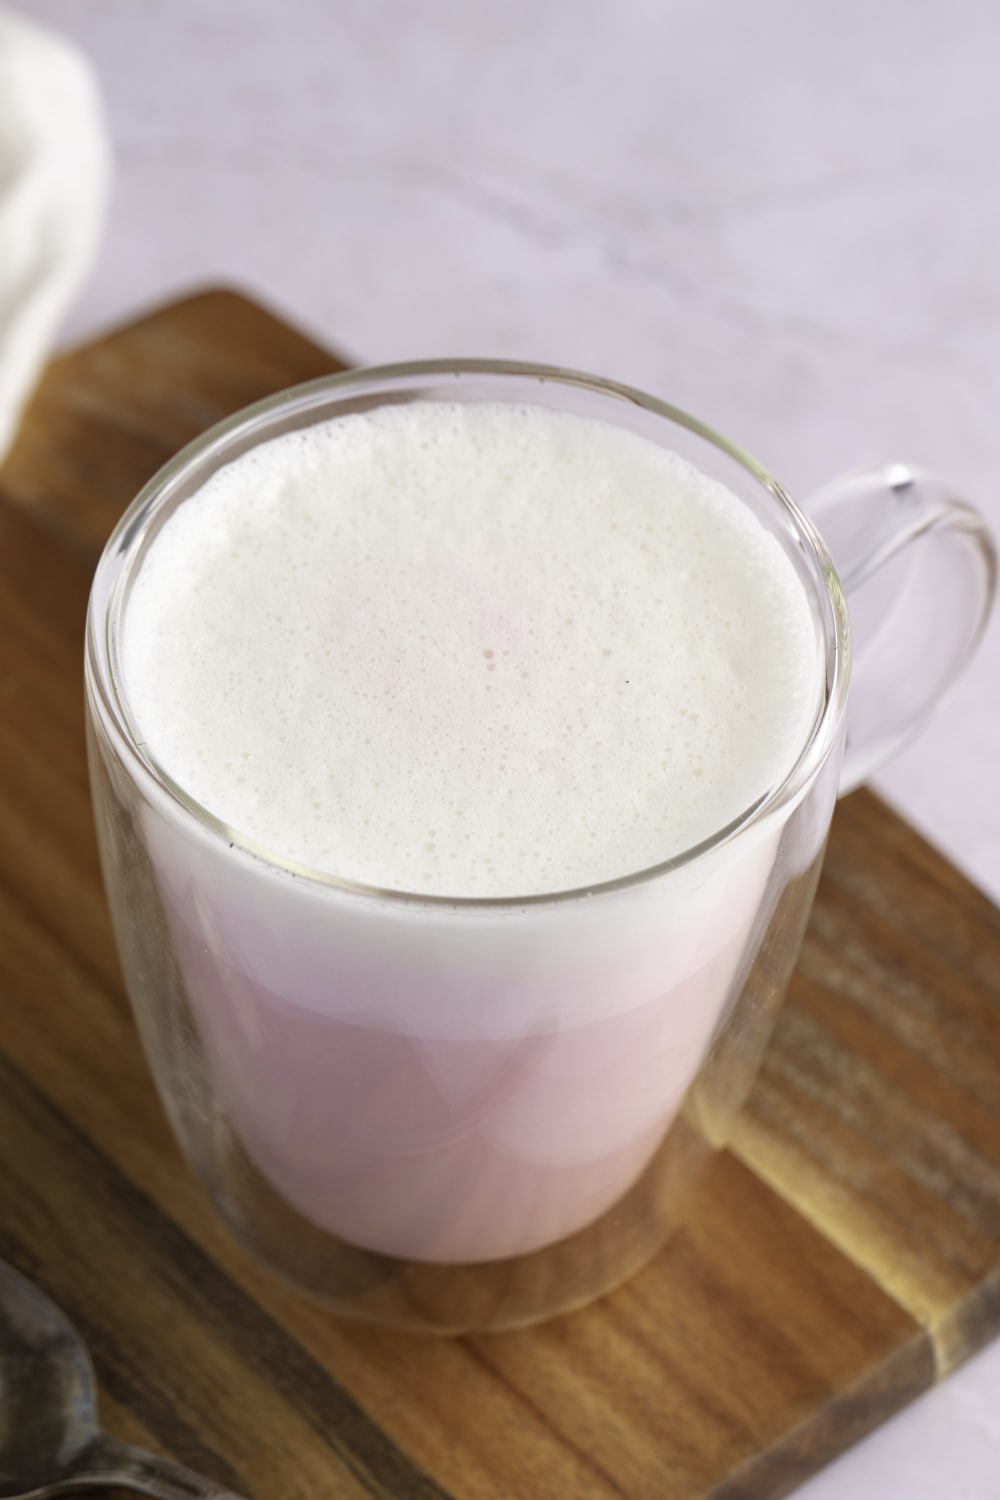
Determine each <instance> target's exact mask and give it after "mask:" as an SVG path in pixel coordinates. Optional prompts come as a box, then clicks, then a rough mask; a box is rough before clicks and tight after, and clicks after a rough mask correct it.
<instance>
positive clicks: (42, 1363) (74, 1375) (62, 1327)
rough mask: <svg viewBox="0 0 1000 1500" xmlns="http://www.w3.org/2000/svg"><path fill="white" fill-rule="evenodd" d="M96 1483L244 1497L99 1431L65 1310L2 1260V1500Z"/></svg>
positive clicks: (166, 1495)
mask: <svg viewBox="0 0 1000 1500" xmlns="http://www.w3.org/2000/svg"><path fill="white" fill-rule="evenodd" d="M99 1485H101V1486H105V1487H109V1488H117V1489H129V1490H133V1491H135V1492H136V1493H138V1494H141V1495H150V1496H153V1497H154V1500H240V1497H239V1496H238V1495H234V1494H233V1493H232V1492H231V1491H228V1490H220V1489H219V1488H218V1487H217V1486H216V1485H213V1484H212V1483H211V1482H210V1481H209V1480H207V1479H204V1478H202V1477H201V1476H200V1475H198V1474H195V1473H193V1472H192V1471H191V1470H190V1469H185V1468H183V1467H182V1466H181V1465H180V1464H175V1463H173V1462H171V1461H170V1460H169V1459H165V1458H160V1457H158V1456H157V1455H155V1454H152V1453H145V1452H143V1450H142V1449H140V1448H133V1447H132V1446H131V1445H130V1444H128V1443H120V1442H118V1441H117V1440H116V1439H114V1438H111V1437H108V1435H107V1434H106V1433H104V1432H102V1431H101V1429H100V1426H99V1424H98V1419H97V1380H96V1378H95V1375H94V1367H93V1365H92V1364H91V1362H90V1356H89V1354H88V1353H87V1349H86V1346H85V1344H84V1342H83V1340H82V1339H81V1337H80V1335H79V1334H78V1333H77V1331H76V1329H75V1328H74V1327H73V1325H72V1323H71V1322H70V1321H69V1319H68V1318H67V1317H66V1315H65V1313H64V1312H63V1311H62V1309H61V1308H59V1307H57V1306H56V1304H55V1303H54V1302H52V1301H51V1300H50V1299H49V1298H48V1297H47V1296H46V1295H45V1293H44V1292H43V1291H41V1290H40V1289H39V1288H38V1287H37V1286H35V1285H34V1283H33V1282H31V1281H28V1279H27V1278H26V1277H24V1276H22V1275H21V1274H20V1273H19V1272H18V1271H15V1270H14V1268H13V1267H12V1266H9V1265H7V1264H6V1263H5V1262H3V1261H0V1500H43V1497H44V1496H48V1495H61V1494H66V1493H67V1492H69V1491H71V1490H79V1489H85V1488H90V1487H92V1486H99Z"/></svg>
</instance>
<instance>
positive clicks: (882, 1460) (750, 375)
mask: <svg viewBox="0 0 1000 1500" xmlns="http://www.w3.org/2000/svg"><path fill="white" fill-rule="evenodd" d="M25 4H26V8H27V9H28V10H30V13H31V14H33V15H35V16H37V17H38V18H39V19H43V20H48V21H50V22H51V23H52V24H54V25H56V26H58V27H60V28H61V29H63V30H65V31H66V32H68V33H70V34H71V35H73V36H74V37H76V38H77V40H78V41H80V42H81V43H82V44H83V46H84V47H85V48H86V49H87V51H88V52H89V53H90V55H91V56H92V58H93V60H94V61H95V63H96V65H97V67H98V69H99V71H100V74H101V77H102V79H103V84H104V88H105V91H106V98H107V105H108V110H109V115H110V121H111V126H112V132H113V137H114V141H115V146H116V151H117V156H118V163H119V176H118V186H117V195H116V198H115V200H114V205H113V212H112V219H111V224H110V232H109V235H108V239H107V244H106V248H105V253H104V256H103V259H102V261H101V264H100V266H99V269H98V272H97V274H96V275H95V276H94V278H93V279H92V281H91V283H90V285H89V287H88V289H87V291H86V294H85V295H84V297H83V298H82V300H81V301H80V302H79V304H78V306H77V308H76V310H75V312H74V314H73V316H72V319H71V321H70V323H69V325H68V327H67V328H66V330H65V337H66V338H78V337H80V336H83V335H87V334H90V333H92V332H96V331H98V330H100V329H102V328H104V327H105V326H106V325H107V324H108V323H109V322H110V321H112V320H116V319H121V318H123V317H125V316H128V315H130V314H132V313H134V312H136V311H138V310H139V309H140V308H142V307H144V306H146V305H147V304H148V303H149V302H150V301H152V300H160V299H163V298H164V297H166V296H168V295H170V294H173V293H177V292H180V291H182V290H185V289H188V288H190V287H193V286H197V285H203V284H206V283H218V282H235V283H237V284H240V285H242V286H244V287H245V288H247V289H248V290H249V291H250V292H252V293H254V294H256V295H257V296H259V297H261V298H263V299H264V300H266V301H268V302H269V303H270V304H271V305H272V306H274V307H275V308H277V309H278V310H280V311H281V312H283V313H285V314H286V315H288V316H290V317H291V318H293V319H294V320H296V321H298V322H299V323H300V324H301V325H303V326H305V327H306V328H307V329H309V330H310V331H312V332H313V333H314V334H317V335H318V336H319V337H320V338H322V339H325V340H327V341H328V342H333V343H336V344H338V345H339V346H340V347H341V348H342V349H344V350H345V351H347V352H349V353H350V354H352V355H354V356H356V357H358V358H361V359H364V360H366V361H369V360H371V361H374V360H383V359H395V358H403V357H408V356H419V355H442V354H458V353H475V354H493V355H500V356H508V357H516V356H520V357H526V358H539V359H546V360H552V361H555V362H559V363H563V364H573V365H577V366H579V367H581V368H584V369H592V370H596V371H599V372H601V373H604V374H607V375H612V376H617V377H619V378H622V379H625V380H629V381H631V382H633V383H635V384H640V385H644V386H646V387H648V388H649V389H651V390H653V391H655V392H657V393H658V394H661V395H664V396H666V397H667V398H669V399H671V400H673V401H674V402H676V403H677V404H679V405H681V406H686V407H687V408H689V409H691V410H693V411H695V412H696V413H698V414H699V415H701V416H703V417H705V418H707V419H709V420H710V421H712V422H713V423H714V424H715V425H716V426H718V427H721V428H722V430H723V431H725V432H727V433H728V434H729V435H730V436H732V437H733V438H735V439H736V440H737V441H739V442H740V443H742V444H743V445H744V446H745V447H747V448H749V449H750V451H751V452H754V453H756V454H757V455H758V456H759V457H760V458H761V459H762V460H763V461H764V462H765V463H766V464H768V466H769V467H771V468H772V469H773V471H774V472H775V473H777V474H778V475H779V477H781V478H782V480H783V481H784V482H785V483H786V484H787V485H788V487H789V488H790V489H791V490H792V492H793V493H794V494H796V495H797V496H798V497H802V498H804V497H805V496H806V495H808V493H809V491H810V489H811V488H812V487H814V486H816V485H818V484H819V483H821V482H822V481H824V480H825V479H827V478H829V477H831V476H832V475H833V474H835V473H836V472H838V471H840V470H843V469H847V468H851V467H854V466H856V465H858V464H861V463H866V462H869V461H874V460H877V459H880V458H895V457H906V458H909V459H913V460H917V461H920V462H922V463H924V464H927V465H930V466H933V467H936V468H939V469H940V470H942V471H944V472H945V474H946V475H947V476H948V477H949V478H950V479H952V480H953V482H954V483H955V485H956V486H957V487H958V489H959V490H960V491H961V492H962V493H964V494H965V495H966V496H967V498H969V499H970V500H973V501H974V502H975V503H976V504H977V505H978V506H979V507H980V508H981V509H982V510H983V511H984V512H985V513H986V514H987V515H988V516H990V517H991V518H992V521H993V524H994V529H995V530H996V532H997V533H998V534H1000V486H998V483H997V469H998V467H1000V465H998V458H1000V451H998V450H1000V408H998V390H997V374H998V370H1000V7H997V6H996V5H995V4H994V3H993V0H952V3H949V4H944V3H943V0H879V3H875V4H873V3H871V0H811V3H810V4H802V3H801V0H754V3H753V4H752V5H751V4H747V3H745V0H576V3H572V0H504V3H503V4H486V3H476V0H422V3H421V4H420V5H419V6H418V5H413V4H412V3H409V0H281V3H279V0H241V3H240V4H235V3H232V4H225V3H219V4H205V3H204V0H161V3H159V4H157V5H155V6H153V5H144V4H138V3H136V0H34V3H31V0H25ZM998 687H1000V617H998V618H997V619H996V620H995V621H994V624H993V626H992V627H991V629H990V631H989V634H988V637H987V640H986V643H985V645H984V648H983V649H982V651H981V653H980V655H979V658H978V660H977V662H976V665H975V666H974V668H973V669H972V670H971V671H970V673H969V674H968V676H967V677H966V679H965V680H964V682H963V683H962V685H961V686H960V687H959V689H958V690H957V691H956V693H955V694H954V695H953V697H952V698H951V700H950V702H949V704H948V707H947V709H946V711H945V712H944V713H943V714H942V715H941V716H940V717H939V718H938V719H937V721H936V722H935V723H934V725H933V726H932V727H931V728H930V729H929V730H928V732H927V733H926V734H925V735H924V737H923V739H922V740H921V741H920V742H919V744H917V745H915V746H914V747H912V748H911V749H909V750H908V751H907V752H906V753H905V754H904V755H903V756H902V758H901V759H899V760H898V761H897V762H896V763H895V764H894V765H893V766H892V768H891V769H890V770H888V771H887V772H886V773H885V774H884V775H883V776H882V777H881V778H880V781H879V786H880V788H881V790H882V791H883V792H884V793H885V794H887V795H888V796H889V797H890V798H891V799H892V800H893V801H894V802H895V803H896V804H897V805H898V806H899V807H900V808H902V809H903V811H904V812H905V814H906V815H907V816H908V817H909V818H910V819H911V821H913V822H915V823H917V824H918V825H919V826H920V827H921V828H923V829H924V830H925V831H926V832H927V833H928V834H929V836H930V837H931V838H932V839H934V840H935V841H936V842H937V843H938V844H939V845H941V846H942V847H944V848H945V849H946V850H947V851H948V852H949V853H950V854H951V855H952V857H953V858H955V859H956V861H957V862H958V863H959V864H961V865H962V866H963V867H964V868H965V869H966V870H967V871H968V872H969V873H970V874H971V875H972V876H973V877H974V878H975V879H976V880H977V881H978V882H979V883H980V884H981V885H982V886H984V887H985V888H986V889H987V890H988V891H989V892H990V893H991V894H992V895H993V897H994V899H997V900H1000V704H998ZM998 988H1000V980H998ZM998 1003H1000V994H998ZM762 1378H765V1379H766V1371H764V1372H762ZM800 1493H801V1495H802V1496H803V1500H840V1497H846V1496H851V1497H853V1500H867V1497H869V1496H870V1497H875V1496H876V1495H877V1496H879V1497H880V1500H883V1497H885V1496H907V1497H910V1500H931V1497H934V1500H939V1497H942V1496H948V1497H953V1500H959V1497H969V1500H971V1497H976V1500H978V1497H987V1496H996V1495H997V1494H998V1493H1000V1344H997V1345H995V1346H993V1347H992V1348H991V1349H989V1350H987V1351H986V1352H985V1353H984V1354H983V1355H982V1356H980V1357H979V1359H977V1360H976V1361H974V1362H973V1363H971V1364H970V1365H968V1366H967V1367H966V1368H965V1369H964V1370H963V1371H961V1372H960V1373H959V1374H957V1375H955V1376H953V1377H952V1378H951V1379H950V1380H949V1381H948V1382H946V1383H945V1384H944V1385H943V1386H942V1387H941V1388H939V1389H938V1390H936V1391H935V1392H933V1393H932V1394H931V1395H930V1396H928V1397H926V1398H925V1399H924V1400H922V1401H921V1402H919V1403H918V1404H917V1405H916V1406H914V1407H913V1408H912V1409H911V1410H910V1411H909V1412H908V1413H906V1414H904V1415H903V1416H902V1417H900V1418H898V1419H896V1421H894V1422H892V1423H890V1424H889V1425H887V1426H886V1427H885V1428H883V1429H882V1430H881V1431H880V1432H879V1433H878V1434H876V1435H874V1436H873V1437H872V1438H870V1439H868V1440H867V1441H866V1442H864V1443H863V1444H861V1445H859V1447H858V1448H857V1449H855V1450H854V1451H853V1452H852V1453H850V1454H849V1455H847V1456H846V1457H845V1458H844V1459H842V1460H841V1461H840V1462H838V1463H837V1464H835V1465H833V1466H831V1467H830V1468H829V1469H828V1470H827V1471H826V1472H825V1473H823V1474H822V1475H820V1476H818V1477H817V1478H816V1479H815V1480H813V1481H811V1482H810V1483H809V1484H808V1485H806V1486H805V1488H804V1489H802V1490H801V1492H800Z"/></svg>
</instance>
